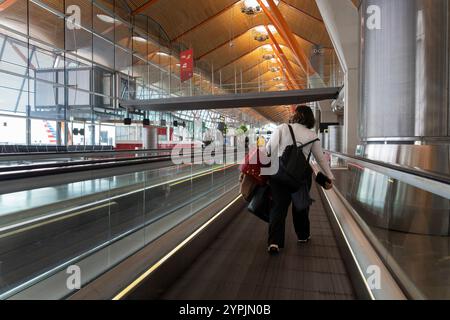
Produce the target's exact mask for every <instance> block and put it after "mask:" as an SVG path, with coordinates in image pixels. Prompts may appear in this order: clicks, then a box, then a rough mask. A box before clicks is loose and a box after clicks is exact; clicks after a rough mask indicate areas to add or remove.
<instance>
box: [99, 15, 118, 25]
mask: <svg viewBox="0 0 450 320" xmlns="http://www.w3.org/2000/svg"><path fill="white" fill-rule="evenodd" d="M97 18H98V19H100V20H101V21H103V22H105V23H110V24H113V23H117V24H120V23H121V22H120V21H119V20H117V19H116V18H113V17H111V16H109V15H107V14H103V13H97Z"/></svg>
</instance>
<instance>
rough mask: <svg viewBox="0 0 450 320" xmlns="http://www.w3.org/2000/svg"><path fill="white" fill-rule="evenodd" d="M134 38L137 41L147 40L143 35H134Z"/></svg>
mask: <svg viewBox="0 0 450 320" xmlns="http://www.w3.org/2000/svg"><path fill="white" fill-rule="evenodd" d="M132 38H133V40H134V41H136V42H147V39H145V38H143V37H141V36H133V37H132Z"/></svg>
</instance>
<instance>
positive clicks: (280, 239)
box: [266, 106, 334, 254]
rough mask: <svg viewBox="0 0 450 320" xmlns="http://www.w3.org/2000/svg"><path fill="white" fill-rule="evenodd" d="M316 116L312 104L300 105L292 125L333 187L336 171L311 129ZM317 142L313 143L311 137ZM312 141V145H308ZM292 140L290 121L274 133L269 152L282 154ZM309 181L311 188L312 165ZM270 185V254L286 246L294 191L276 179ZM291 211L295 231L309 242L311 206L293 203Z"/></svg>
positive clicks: (304, 150) (298, 143)
mask: <svg viewBox="0 0 450 320" xmlns="http://www.w3.org/2000/svg"><path fill="white" fill-rule="evenodd" d="M315 122H316V120H315V119H314V114H313V112H312V110H311V108H309V107H307V106H298V107H297V109H296V111H295V114H294V116H293V118H292V121H291V124H290V126H291V127H292V130H293V133H294V136H295V140H296V143H297V145H305V147H304V148H303V153H304V155H305V157H307V158H308V156H309V155H310V154H311V153H312V155H314V158H315V159H316V161H317V163H318V164H319V166H320V168H321V169H322V171H323V172H324V174H325V175H326V176H327V177H328V179H329V182H327V183H326V184H325V188H326V189H331V187H332V182H331V181H332V180H334V176H333V173H332V172H331V169H330V166H329V165H328V163H327V161H326V160H325V158H324V155H323V150H322V147H321V144H320V140H318V138H317V134H316V133H315V132H313V131H312V130H311V129H313V128H314V125H315ZM314 140H317V141H315V142H314V143H310V142H311V141H314ZM308 143H310V144H309V145H307V144H308ZM292 144H293V141H292V134H291V131H290V128H289V125H288V124H283V125H281V126H279V127H278V128H277V129H276V130H275V132H274V133H273V135H272V138H271V139H270V141H269V143H268V144H267V147H266V149H267V152H268V154H277V155H278V158H280V157H281V156H282V155H283V153H284V151H285V149H286V147H288V146H290V145H292ZM308 167H309V165H308ZM308 169H309V170H308V171H309V172H308V174H307V178H306V180H307V184H308V190H310V189H311V184H312V169H311V168H310V167H309V168H308ZM270 186H271V191H272V199H273V203H272V208H271V211H270V224H269V236H268V251H269V253H271V254H276V253H278V252H279V250H280V249H281V248H284V238H285V224H286V216H287V212H288V210H289V206H290V205H291V202H292V198H291V191H290V190H289V189H288V188H287V187H286V186H284V185H283V184H280V183H279V182H277V181H275V180H274V179H270ZM292 215H293V221H294V227H295V232H296V233H297V237H298V241H299V242H300V243H306V242H308V241H309V239H310V237H311V234H310V222H309V207H307V208H306V209H303V210H297V209H296V208H295V207H294V206H293V207H292Z"/></svg>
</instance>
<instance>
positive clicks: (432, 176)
mask: <svg viewBox="0 0 450 320" xmlns="http://www.w3.org/2000/svg"><path fill="white" fill-rule="evenodd" d="M325 152H327V153H330V154H334V155H336V156H338V157H345V158H348V159H354V160H358V161H362V162H366V163H370V164H374V165H377V166H381V167H384V168H388V169H392V170H396V171H399V172H404V173H407V174H411V175H414V176H417V177H421V178H425V179H429V180H432V181H437V182H441V183H446V184H450V176H448V175H442V174H437V173H434V172H430V171H426V170H422V169H417V168H411V167H407V166H404V165H400V164H393V163H387V162H383V161H377V160H371V159H367V158H363V157H358V156H351V155H348V154H344V153H340V152H334V151H328V150H327V151H325Z"/></svg>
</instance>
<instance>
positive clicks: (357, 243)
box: [0, 153, 450, 299]
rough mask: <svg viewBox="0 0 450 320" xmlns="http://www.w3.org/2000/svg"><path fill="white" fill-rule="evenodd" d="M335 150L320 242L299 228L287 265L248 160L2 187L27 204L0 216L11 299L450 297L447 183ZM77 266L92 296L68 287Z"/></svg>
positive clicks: (321, 197) (2, 199)
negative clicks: (252, 190)
mask: <svg viewBox="0 0 450 320" xmlns="http://www.w3.org/2000/svg"><path fill="white" fill-rule="evenodd" d="M330 156H331V157H332V162H333V163H335V166H334V171H335V175H336V177H337V181H336V185H335V187H334V188H333V190H330V191H324V190H322V189H320V188H318V187H317V186H314V188H313V198H314V199H315V200H316V201H315V203H314V205H313V208H312V212H311V221H312V237H313V238H312V241H311V242H310V243H309V244H307V245H299V244H297V243H296V239H295V236H294V233H293V230H292V227H290V223H289V222H288V226H287V244H288V245H287V247H286V249H285V250H284V251H283V252H282V253H281V254H280V256H278V257H270V256H268V255H267V253H266V241H265V235H266V225H265V224H264V223H263V222H261V221H259V220H258V219H257V218H256V217H254V216H252V215H251V214H250V213H248V212H247V211H246V208H245V207H246V203H245V202H244V201H243V200H242V199H241V197H240V196H239V187H238V175H239V172H238V169H237V164H236V163H224V164H221V165H215V166H208V165H206V164H203V165H179V166H176V165H173V164H168V163H166V164H165V167H161V168H155V169H147V170H141V169H139V170H136V171H135V172H132V173H130V172H129V173H126V174H121V173H115V172H114V173H113V174H111V172H110V176H109V177H104V176H102V177H97V178H95V179H94V178H92V179H86V180H82V181H76V182H71V183H67V184H66V183H61V184H59V185H53V186H47V187H43V188H37V189H29V190H22V191H16V192H12V193H3V194H2V195H1V196H0V208H2V210H3V209H7V208H8V206H7V205H6V204H8V203H9V201H12V199H21V200H18V201H17V202H18V203H19V204H20V205H18V206H17V207H15V206H10V207H9V209H10V210H9V211H8V210H4V212H2V213H0V261H1V262H0V295H1V298H3V299H29V298H42V299H61V298H68V299H408V298H409V299H427V298H438V299H444V298H448V297H450V283H448V279H450V277H449V275H450V274H449V272H450V271H449V270H450V268H449V265H448V263H449V261H450V260H449V259H448V256H449V251H448V236H449V234H448V230H449V228H448V216H449V198H450V196H449V195H450V192H449V189H448V186H449V184H448V182H449V180H448V177H445V176H437V175H435V174H433V173H428V172H423V171H419V170H416V169H415V168H406V167H399V166H395V165H391V164H386V163H381V162H374V161H371V160H367V159H363V158H358V157H351V156H348V155H343V154H337V153H332V154H330ZM134 168H135V169H136V168H137V167H134ZM315 169H316V167H315ZM21 192H22V194H20V193H21ZM42 199H48V200H47V201H48V203H45V201H44V202H42V201H41V200H42ZM411 199H421V201H416V202H415V203H413V205H412V206H411V201H412V200H411ZM55 200H57V201H55ZM419 203H420V204H419ZM403 207H405V208H407V209H406V210H402V209H401V208H403ZM11 208H15V209H16V210H11ZM411 208H413V209H414V210H413V211H411ZM423 221H427V222H428V224H423V223H421V222H423ZM419 222H420V223H419ZM72 265H77V266H79V268H80V270H81V271H82V273H81V279H82V283H81V284H82V288H81V290H77V289H70V288H68V287H67V278H68V276H69V275H68V273H67V268H68V267H70V266H72Z"/></svg>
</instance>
